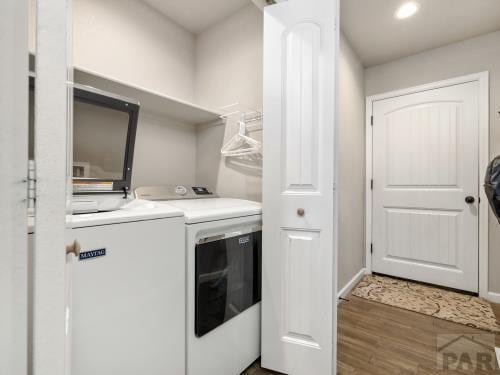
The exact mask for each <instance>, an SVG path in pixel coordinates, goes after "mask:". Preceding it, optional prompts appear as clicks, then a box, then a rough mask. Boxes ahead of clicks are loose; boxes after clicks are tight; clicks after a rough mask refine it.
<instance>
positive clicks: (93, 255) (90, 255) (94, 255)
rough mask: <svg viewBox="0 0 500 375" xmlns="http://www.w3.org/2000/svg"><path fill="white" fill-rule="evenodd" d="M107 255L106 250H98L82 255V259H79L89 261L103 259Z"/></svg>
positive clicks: (85, 252)
mask: <svg viewBox="0 0 500 375" xmlns="http://www.w3.org/2000/svg"><path fill="white" fill-rule="evenodd" d="M105 255H106V249H96V250H90V251H84V252H82V253H80V257H79V258H78V259H79V260H88V259H93V258H99V257H103V256H105Z"/></svg>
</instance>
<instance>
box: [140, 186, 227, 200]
mask: <svg viewBox="0 0 500 375" xmlns="http://www.w3.org/2000/svg"><path fill="white" fill-rule="evenodd" d="M135 197H136V198H137V199H145V200H150V201H168V200H178V199H202V198H218V196H217V194H214V193H213V192H211V191H210V190H209V189H208V188H207V187H205V186H185V185H162V186H141V187H138V188H136V189H135Z"/></svg>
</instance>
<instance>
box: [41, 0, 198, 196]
mask: <svg viewBox="0 0 500 375" xmlns="http://www.w3.org/2000/svg"><path fill="white" fill-rule="evenodd" d="M32 1H33V0H32ZM73 8H74V9H73V13H74V15H73V17H74V20H73V22H74V23H73V34H74V35H73V55H74V57H73V59H74V61H73V62H74V64H75V65H77V66H80V67H84V68H86V69H89V70H91V71H96V72H98V73H100V74H104V75H107V76H109V77H112V78H115V79H118V80H122V81H124V82H128V83H131V84H134V85H137V86H141V87H146V88H148V89H150V90H156V91H158V92H161V93H163V94H166V95H170V96H173V97H176V98H180V99H183V100H187V101H191V102H193V101H194V67H195V36H194V35H193V34H191V33H190V32H189V31H187V30H185V29H183V28H182V27H180V26H179V25H177V24H176V23H175V22H174V21H172V20H171V19H169V18H167V17H165V16H163V15H161V14H160V13H158V12H157V11H155V10H154V9H152V8H150V7H149V6H148V5H146V4H145V3H143V2H141V1H136V0H74V1H73ZM75 80H78V75H76V76H75ZM94 86H96V87H99V83H98V81H97V82H96V83H95V84H94ZM195 172H196V129H195V127H194V126H192V125H188V124H183V123H181V122H179V121H177V120H173V119H170V118H168V117H165V116H158V115H156V114H155V113H151V112H147V111H145V110H144V109H142V110H141V111H140V114H139V124H138V128H137V138H136V146H135V154H134V172H133V176H132V187H133V188H134V187H137V186H140V185H162V184H186V185H194V184H195V182H196V173H195Z"/></svg>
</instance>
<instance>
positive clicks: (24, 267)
mask: <svg viewBox="0 0 500 375" xmlns="http://www.w3.org/2000/svg"><path fill="white" fill-rule="evenodd" d="M0 15H1V18H2V22H1V23H0V50H1V51H2V52H1V53H2V57H1V58H0V82H1V85H0V112H1V113H2V121H1V124H0V129H1V135H0V170H1V171H2V177H1V178H0V192H1V194H0V301H1V302H0V353H1V354H0V374H6V375H7V374H8V375H25V374H26V373H27V371H28V368H27V363H28V352H27V348H28V327H27V322H28V250H27V245H28V241H27V230H26V229H27V226H28V223H27V215H26V212H27V174H28V33H27V30H28V2H27V1H19V0H2V1H0Z"/></svg>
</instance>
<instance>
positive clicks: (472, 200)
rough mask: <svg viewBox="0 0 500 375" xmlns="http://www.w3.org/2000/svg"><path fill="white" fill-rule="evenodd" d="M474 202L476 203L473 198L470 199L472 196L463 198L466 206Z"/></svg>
mask: <svg viewBox="0 0 500 375" xmlns="http://www.w3.org/2000/svg"><path fill="white" fill-rule="evenodd" d="M475 201H476V200H475V199H474V197H472V196H470V195H469V196H468V197H465V203H467V204H472V203H474V202H475Z"/></svg>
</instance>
